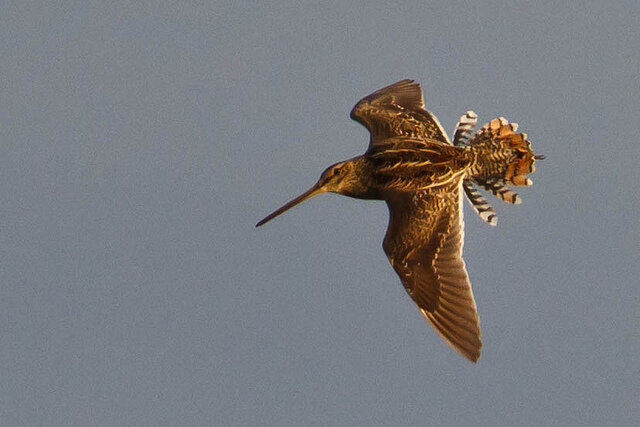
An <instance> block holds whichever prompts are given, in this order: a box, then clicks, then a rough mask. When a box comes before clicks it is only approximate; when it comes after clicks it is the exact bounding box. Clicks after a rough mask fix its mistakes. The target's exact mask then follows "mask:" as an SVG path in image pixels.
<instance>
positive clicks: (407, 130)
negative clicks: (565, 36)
mask: <svg viewBox="0 0 640 427" xmlns="http://www.w3.org/2000/svg"><path fill="white" fill-rule="evenodd" d="M351 118H353V119H354V120H356V121H358V122H360V123H362V124H363V125H365V126H366V127H367V128H368V129H369V131H370V133H371V139H370V143H369V148H368V150H367V151H366V152H365V154H363V155H361V156H357V157H354V158H352V159H349V160H346V161H344V162H340V163H336V164H335V165H333V166H331V167H329V168H327V170H325V171H324V172H323V174H322V176H321V177H320V180H319V181H318V183H317V184H316V185H315V186H313V187H312V188H311V189H310V190H308V191H307V192H306V193H304V194H302V195H301V196H299V197H298V198H296V199H294V200H292V201H291V202H289V203H287V204H286V205H284V206H283V207H281V208H280V209H278V210H277V211H275V212H274V213H272V214H271V215H269V216H268V217H266V218H265V219H263V220H262V221H260V222H259V223H258V225H262V224H264V223H265V222H267V221H269V220H271V219H272V218H274V217H275V216H277V215H280V214H281V213H283V212H284V211H286V210H288V209H290V208H291V207H293V206H295V205H297V204H298V203H300V202H302V201H304V200H306V199H308V198H309V197H312V196H314V195H315V194H319V193H322V192H335V193H339V194H343V195H347V196H350V197H355V198H361V199H380V200H384V201H385V202H386V203H387V205H388V207H389V213H390V218H389V226H388V228H387V233H386V235H385V238H384V242H383V248H384V251H385V253H386V254H387V256H388V258H389V260H390V262H391V264H392V266H393V268H394V269H395V271H396V273H397V274H398V275H399V276H400V279H401V280H402V283H403V284H404V287H405V289H406V290H407V292H408V293H409V295H410V296H411V298H412V299H413V301H414V302H415V303H416V304H417V306H418V308H419V309H420V311H421V312H422V314H423V315H424V316H425V318H426V319H427V320H428V321H429V323H430V324H431V325H432V326H433V327H434V329H435V330H436V331H437V332H438V333H439V334H440V335H441V336H442V337H443V338H444V339H445V340H446V341H447V342H448V343H449V344H450V345H451V346H452V347H453V348H454V349H456V350H457V351H458V352H460V353H461V354H462V355H464V356H465V357H467V358H468V359H470V360H471V361H474V362H475V361H476V360H477V359H478V358H479V356H480V349H481V347H482V342H481V340H480V335H481V334H480V327H479V321H478V315H477V310H476V304H475V301H474V298H473V294H472V291H471V284H470V282H469V278H468V275H467V272H466V268H465V264H464V261H463V260H462V244H463V236H464V223H463V219H462V199H463V194H466V195H467V197H468V198H469V200H470V202H471V203H472V205H473V206H474V209H475V210H476V212H478V214H479V215H480V216H481V217H482V219H484V220H485V221H487V222H488V223H490V224H492V225H495V223H496V216H495V212H493V209H492V208H491V207H490V206H489V204H488V203H487V202H486V201H485V200H484V198H482V196H481V195H480V194H479V193H478V192H477V191H476V190H475V189H474V188H473V185H479V186H481V187H482V188H485V189H486V190H488V191H490V192H492V193H494V194H495V195H497V196H498V197H500V198H502V199H503V200H505V201H508V202H511V203H518V202H519V198H518V196H517V195H516V194H515V193H513V192H512V191H511V190H509V189H507V188H506V185H507V184H510V185H530V184H531V181H530V180H529V179H528V178H526V175H527V174H528V173H531V172H533V170H534V167H533V164H534V163H535V156H534V155H533V152H532V151H531V149H530V148H529V147H530V146H529V142H528V141H527V140H526V134H517V133H515V131H516V129H517V125H515V124H514V123H508V122H507V121H506V120H504V119H502V118H500V119H494V120H492V121H491V122H489V123H487V124H486V125H485V126H484V127H483V128H482V129H481V130H480V131H478V133H476V134H475V135H474V136H473V137H471V136H470V131H471V129H472V128H473V126H475V123H476V117H475V113H473V112H468V113H467V114H466V115H465V116H463V117H461V119H460V122H459V123H458V126H457V129H456V132H455V134H454V143H453V144H452V143H451V142H449V139H448V138H447V136H446V134H445V132H444V131H443V130H442V127H441V126H440V124H439V123H438V121H437V119H436V118H435V116H433V115H432V114H431V113H429V112H428V111H426V110H425V109H424V104H423V100H422V90H421V88H420V86H419V85H418V84H417V83H414V82H413V81H411V80H402V81H400V82H397V83H395V84H393V85H390V86H387V87H385V88H383V89H380V90H379V91H377V92H375V93H373V94H371V95H369V96H367V97H366V98H363V99H362V100H361V101H360V102H359V103H358V104H356V106H355V107H354V108H353V110H352V112H351Z"/></svg>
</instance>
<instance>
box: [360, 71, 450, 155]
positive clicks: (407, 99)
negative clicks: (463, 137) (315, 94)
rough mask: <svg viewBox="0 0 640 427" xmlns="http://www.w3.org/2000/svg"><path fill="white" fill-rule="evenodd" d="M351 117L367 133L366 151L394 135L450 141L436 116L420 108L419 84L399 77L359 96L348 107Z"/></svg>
mask: <svg viewBox="0 0 640 427" xmlns="http://www.w3.org/2000/svg"><path fill="white" fill-rule="evenodd" d="M351 118H352V119H353V120H355V121H357V122H359V123H361V124H362V125H364V126H365V127H366V128H367V129H368V130H369V132H370V133H371V139H370V141H369V149H368V152H372V151H375V150H376V149H377V148H379V146H381V145H384V141H385V140H386V139H388V138H391V137H396V136H408V137H419V138H429V139H432V140H435V141H439V142H442V143H445V144H450V142H449V138H448V137H447V134H446V132H445V131H444V129H443V128H442V125H440V122H438V119H437V118H436V117H435V116H434V115H433V114H432V113H430V112H429V111H427V110H425V109H424V101H423V98H422V88H421V87H420V85H419V84H418V83H416V82H414V81H413V80H409V79H405V80H400V81H399V82H397V83H394V84H392V85H389V86H386V87H384V88H382V89H380V90H378V91H376V92H374V93H372V94H371V95H369V96H366V97H364V98H362V99H361V100H360V101H359V102H358V103H357V104H356V105H355V107H353V109H352V110H351Z"/></svg>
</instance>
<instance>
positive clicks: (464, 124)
mask: <svg viewBox="0 0 640 427" xmlns="http://www.w3.org/2000/svg"><path fill="white" fill-rule="evenodd" d="M477 123H478V115H477V114H476V113H475V112H473V111H471V110H469V111H467V112H466V113H465V114H464V115H462V116H460V119H459V120H458V123H456V130H455V131H454V133H453V145H455V146H464V145H467V144H468V142H469V138H470V137H471V132H472V131H473V128H475V127H476V124H477Z"/></svg>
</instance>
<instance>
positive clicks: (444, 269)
mask: <svg viewBox="0 0 640 427" xmlns="http://www.w3.org/2000/svg"><path fill="white" fill-rule="evenodd" d="M460 186H461V180H457V182H455V183H454V184H452V185H450V186H447V187H444V186H443V187H436V188H429V189H427V190H425V191H423V192H419V193H413V194H410V193H396V194H393V195H391V196H389V197H388V200H387V204H388V206H389V213H390V219H389V227H388V229H387V234H386V236H385V238H384V244H383V247H384V251H385V252H386V254H387V256H388V257H389V261H391V265H393V268H394V269H395V271H396V273H398V275H399V276H400V279H401V280H402V283H403V284H404V287H405V289H406V290H407V292H408V293H409V295H410V296H411V298H412V299H413V301H414V302H415V303H416V304H417V305H418V308H419V309H420V311H421V312H422V314H423V315H424V316H425V318H426V319H427V320H428V321H429V323H430V324H431V326H433V328H434V329H435V330H436V331H437V332H438V334H440V336H441V337H442V338H444V339H445V340H446V341H447V342H448V343H449V345H451V346H452V347H453V348H454V349H455V350H456V351H458V352H459V353H460V354H462V355H463V356H465V357H466V358H468V359H469V360H471V361H472V362H476V361H477V360H478V358H479V357H480V349H481V347H482V342H481V340H480V335H481V333H480V324H479V320H478V313H477V310H476V303H475V300H474V299H473V293H472V291H471V283H470V282H469V276H468V275H467V271H466V268H465V264H464V261H463V260H462V244H463V238H464V223H463V219H462V193H461V190H460Z"/></svg>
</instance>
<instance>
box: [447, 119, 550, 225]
mask: <svg viewBox="0 0 640 427" xmlns="http://www.w3.org/2000/svg"><path fill="white" fill-rule="evenodd" d="M470 113H471V114H470ZM476 120H477V119H476V117H475V113H473V112H467V113H466V114H465V115H463V116H462V117H460V120H459V122H458V125H457V126H456V131H455V133H454V144H455V145H458V146H469V147H471V148H472V149H473V151H475V152H476V156H477V157H476V164H475V166H474V167H473V168H472V169H471V171H470V172H469V174H468V177H467V178H466V179H465V181H464V189H465V194H466V195H467V198H468V199H469V201H470V202H471V204H472V205H473V207H474V209H475V210H476V212H477V213H478V214H479V215H480V217H481V218H482V219H483V220H485V221H486V222H488V223H489V224H491V225H495V222H496V221H497V217H496V216H495V212H493V209H491V206H489V204H488V203H487V202H486V200H484V199H483V198H482V196H481V195H480V194H479V193H478V192H477V190H475V189H474V188H473V186H472V184H476V185H478V186H479V187H481V188H483V189H485V190H486V191H488V192H490V193H492V194H493V195H494V196H496V197H498V198H499V199H501V200H503V201H505V202H507V203H513V204H519V203H520V202H521V201H522V199H521V198H520V196H518V194H516V193H515V192H514V191H513V190H511V189H510V188H509V187H507V186H529V185H531V184H532V181H531V179H530V178H529V177H527V175H528V174H530V173H532V172H534V170H535V161H536V159H543V158H544V156H536V155H535V154H534V153H533V151H532V150H531V143H530V142H529V141H528V140H527V134H526V133H516V131H517V130H518V124H517V123H510V122H509V121H507V120H506V119H505V118H504V117H498V118H496V119H493V120H491V121H490V122H489V123H486V124H485V125H484V126H483V127H482V128H481V129H480V130H479V131H478V132H477V133H476V134H475V135H473V136H472V137H469V135H470V133H471V131H472V129H473V126H474V125H475V122H476ZM456 137H457V138H456ZM489 210H490V211H491V214H488V213H487V212H489ZM489 218H491V220H492V221H493V222H491V221H489V220H488V219H489Z"/></svg>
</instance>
